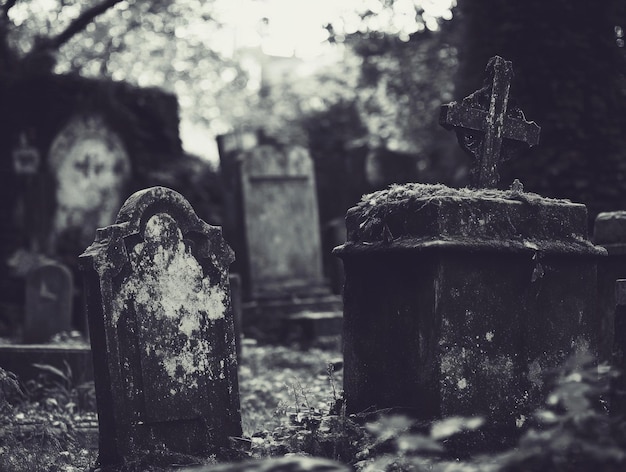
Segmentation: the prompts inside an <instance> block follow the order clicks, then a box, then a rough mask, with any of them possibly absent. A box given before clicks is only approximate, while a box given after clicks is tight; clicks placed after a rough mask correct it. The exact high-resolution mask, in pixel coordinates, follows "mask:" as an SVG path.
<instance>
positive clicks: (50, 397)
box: [0, 365, 95, 472]
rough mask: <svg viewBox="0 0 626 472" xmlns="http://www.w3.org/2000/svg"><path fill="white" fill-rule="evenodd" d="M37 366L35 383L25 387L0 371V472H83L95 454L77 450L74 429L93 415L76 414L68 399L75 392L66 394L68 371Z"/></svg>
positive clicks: (70, 399)
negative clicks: (39, 371)
mask: <svg viewBox="0 0 626 472" xmlns="http://www.w3.org/2000/svg"><path fill="white" fill-rule="evenodd" d="M40 368H41V370H42V372H43V374H42V376H40V377H39V380H37V381H31V382H27V383H26V384H24V385H19V383H18V380H17V378H16V377H15V376H14V375H12V374H10V373H8V372H6V371H4V370H2V369H0V391H2V392H3V393H4V394H5V397H4V399H0V403H2V404H3V407H2V408H0V470H7V471H12V472H21V471H44V470H46V471H51V472H54V471H59V472H60V471H68V472H69V471H77V470H84V469H86V468H87V467H88V466H89V465H90V464H91V463H92V462H93V460H94V452H93V451H91V452H90V451H88V450H87V449H84V448H83V447H82V446H81V444H80V441H79V440H78V436H77V435H78V434H79V433H78V430H77V425H78V424H80V423H81V422H84V421H85V419H86V418H91V419H92V422H93V420H94V419H95V416H94V415H93V414H88V413H87V414H85V413H83V414H79V413H78V412H77V408H76V403H74V402H73V401H72V400H73V399H75V397H76V395H77V394H74V393H72V392H70V391H68V388H71V387H70V386H71V373H70V372H69V371H68V370H67V369H66V370H65V371H61V370H58V369H56V368H54V367H52V366H49V365H41V366H40ZM72 390H73V389H72ZM91 391H92V392H93V387H91ZM93 399H94V400H95V397H94V398H93ZM89 406H92V405H89Z"/></svg>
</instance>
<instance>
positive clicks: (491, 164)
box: [439, 56, 541, 188]
mask: <svg viewBox="0 0 626 472" xmlns="http://www.w3.org/2000/svg"><path fill="white" fill-rule="evenodd" d="M485 72H486V75H487V77H486V79H485V82H484V85H483V88H481V89H480V90H477V91H476V92H474V93H472V94H471V95H469V96H467V97H465V98H464V99H463V101H462V102H461V103H457V102H451V103H448V104H446V105H442V107H441V116H440V118H439V123H440V124H441V125H442V126H443V127H444V128H446V129H454V130H455V132H456V134H457V138H458V140H459V144H460V146H461V147H462V148H463V150H465V151H466V152H467V153H469V154H470V155H471V156H472V157H473V158H474V166H473V168H472V169H471V171H470V180H471V182H470V183H471V186H472V187H475V188H495V187H497V185H498V181H499V176H498V164H499V163H500V161H504V160H507V159H510V158H511V157H514V155H515V154H517V153H518V152H520V151H521V150H523V149H526V148H528V147H531V146H534V145H536V144H538V143H539V133H540V131H541V128H540V127H539V126H538V125H537V124H536V123H535V122H534V121H526V119H525V117H524V113H523V112H522V111H521V110H520V109H519V108H517V107H516V106H514V105H512V104H511V101H510V99H509V89H510V87H511V79H512V77H513V67H512V65H511V62H510V61H505V60H504V59H502V58H501V57H500V56H494V57H492V58H491V59H490V60H489V63H488V64H487V68H486V70H485Z"/></svg>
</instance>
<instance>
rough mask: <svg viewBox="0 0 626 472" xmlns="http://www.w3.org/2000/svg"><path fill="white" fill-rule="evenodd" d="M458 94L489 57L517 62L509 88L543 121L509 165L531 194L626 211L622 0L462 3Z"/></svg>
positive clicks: (477, 80) (473, 85)
mask: <svg viewBox="0 0 626 472" xmlns="http://www.w3.org/2000/svg"><path fill="white" fill-rule="evenodd" d="M459 10H460V11H459V13H460V23H461V24H462V26H463V30H464V31H463V33H462V36H461V38H462V41H461V43H460V44H459V55H460V70H459V73H458V78H459V80H458V87H457V93H456V97H455V98H457V99H460V98H462V97H463V96H465V95H467V94H468V93H469V92H471V91H473V90H475V89H477V88H479V87H480V85H481V81H482V76H483V70H484V67H485V65H486V63H487V61H488V59H489V57H491V56H493V55H495V54H498V55H500V56H502V57H504V58H505V59H507V60H510V61H512V62H513V69H514V72H515V77H514V80H513V84H512V88H511V92H512V95H513V96H514V97H515V98H516V99H517V101H518V103H519V105H520V107H521V108H522V109H523V110H524V111H525V113H526V116H527V118H528V119H531V120H535V121H536V122H537V123H538V124H539V125H540V126H541V127H542V131H541V141H540V143H539V146H537V147H536V149H534V150H533V151H532V152H531V153H530V154H529V155H527V156H525V157H521V158H519V159H517V160H514V161H511V163H510V164H509V165H508V166H507V167H506V168H505V169H504V172H503V173H502V175H503V181H504V185H506V182H509V183H510V182H511V181H512V179H513V178H515V177H517V178H520V179H521V180H522V182H524V184H525V185H526V189H527V190H531V191H535V192H539V193H542V194H544V195H547V196H554V197H563V198H570V199H572V200H574V201H578V202H583V203H586V204H587V205H588V206H589V208H590V216H592V217H593V216H594V215H595V214H596V213H597V212H599V211H606V210H616V209H623V208H626V190H624V189H625V185H624V184H625V183H626V113H624V104H625V103H626V82H625V71H626V68H625V66H626V62H625V56H624V47H623V45H624V43H623V38H622V36H623V26H624V25H625V24H626V7H625V5H624V2H622V1H620V0H607V1H605V2H600V3H597V4H594V5H593V6H591V5H590V4H589V2H585V1H583V0H576V1H573V0H554V1H552V2H543V1H540V0H527V1H525V2H490V1H485V0H482V1H479V0H474V1H470V0H460V1H459Z"/></svg>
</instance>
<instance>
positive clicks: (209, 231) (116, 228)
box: [80, 187, 234, 273]
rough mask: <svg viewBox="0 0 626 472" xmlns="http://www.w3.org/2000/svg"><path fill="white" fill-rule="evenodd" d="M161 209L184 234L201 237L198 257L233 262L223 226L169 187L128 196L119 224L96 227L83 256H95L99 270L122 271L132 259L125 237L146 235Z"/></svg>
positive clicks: (184, 235)
mask: <svg viewBox="0 0 626 472" xmlns="http://www.w3.org/2000/svg"><path fill="white" fill-rule="evenodd" d="M161 212H164V213H167V214H169V215H171V216H172V217H173V218H174V220H175V221H176V224H177V225H178V227H179V228H180V231H181V233H182V235H183V237H190V238H192V239H193V238H195V239H200V240H201V241H199V247H198V248H197V250H198V257H200V258H209V257H210V258H211V259H212V260H213V262H214V263H216V264H217V265H218V266H221V267H228V265H230V263H232V261H233V260H234V253H233V250H232V249H231V248H230V247H229V246H228V244H226V242H225V241H224V238H223V237H222V229H221V227H219V226H212V225H210V224H208V223H206V222H205V221H203V220H202V219H200V218H199V217H198V215H196V213H195V211H194V210H193V208H192V206H191V205H190V204H189V202H188V201H187V200H186V199H185V197H183V196H182V195H181V194H180V193H178V192H176V191H174V190H172V189H169V188H167V187H150V188H147V189H144V190H140V191H138V192H135V193H134V194H133V195H131V196H130V197H128V199H127V200H126V202H125V203H124V205H122V208H121V209H120V211H119V213H118V214H117V218H116V220H115V224H113V225H110V226H107V227H105V228H98V229H97V230H96V238H95V240H94V242H93V244H92V245H91V246H89V247H88V248H87V249H86V250H85V252H84V253H83V254H81V256H80V257H81V259H92V260H93V261H94V264H95V266H96V267H95V268H96V270H97V271H98V272H99V273H102V271H106V270H110V269H113V268H115V269H116V270H119V268H120V266H121V264H123V263H125V262H126V261H128V255H127V254H126V250H125V248H124V245H123V244H121V240H123V239H126V238H128V237H131V236H134V235H142V234H143V233H144V231H145V227H146V224H147V223H148V220H149V219H150V218H151V217H152V216H153V215H154V214H156V213H161ZM194 234H195V235H196V236H193V235H194ZM119 258H121V259H122V260H119Z"/></svg>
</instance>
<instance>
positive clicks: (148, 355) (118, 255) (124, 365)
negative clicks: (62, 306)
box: [81, 187, 241, 465]
mask: <svg viewBox="0 0 626 472" xmlns="http://www.w3.org/2000/svg"><path fill="white" fill-rule="evenodd" d="M232 261H233V252H232V250H231V249H230V247H229V246H228V245H227V244H226V242H225V241H224V239H223V237H222V233H221V228H219V227H216V226H211V225H209V224H207V223H205V222H204V221H202V220H201V219H200V218H198V216H197V215H196V213H195V212H194V211H193V208H191V205H189V203H188V202H187V200H185V198H184V197H183V196H182V195H180V194H179V193H177V192H174V191H173V190H170V189H168V188H164V187H152V188H149V189H146V190H143V191H140V192H137V193H135V194H133V195H132V196H131V197H130V198H129V199H128V200H126V203H125V204H124V206H123V207H122V209H121V210H120V212H119V213H118V216H117V219H116V222H115V224H113V225H111V226H108V227H106V228H102V229H99V230H98V232H97V234H96V240H95V241H94V243H93V244H92V245H91V246H90V247H89V248H87V250H86V251H85V253H84V254H83V255H81V263H82V268H83V270H84V274H85V289H86V297H85V299H86V301H87V316H88V320H89V330H90V334H91V347H92V352H93V360H94V380H95V387H96V394H97V399H98V418H99V429H100V436H99V437H100V445H99V447H100V456H99V461H100V463H101V464H102V465H108V464H114V463H118V462H122V461H124V460H127V459H131V458H133V457H136V456H137V455H138V454H140V453H141V452H142V451H146V450H150V449H151V448H154V447H157V446H159V445H164V446H165V447H166V448H167V449H169V450H171V451H174V452H179V453H184V454H192V455H202V456H208V455H210V454H213V453H216V452H218V450H219V449H220V448H222V447H225V446H227V445H228V437H229V436H240V435H241V418H240V412H239V391H238V386H237V358H236V351H235V337H234V336H235V334H234V326H233V314H232V307H231V301H230V300H231V298H230V290H229V281H228V267H229V265H230V263H231V262H232Z"/></svg>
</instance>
